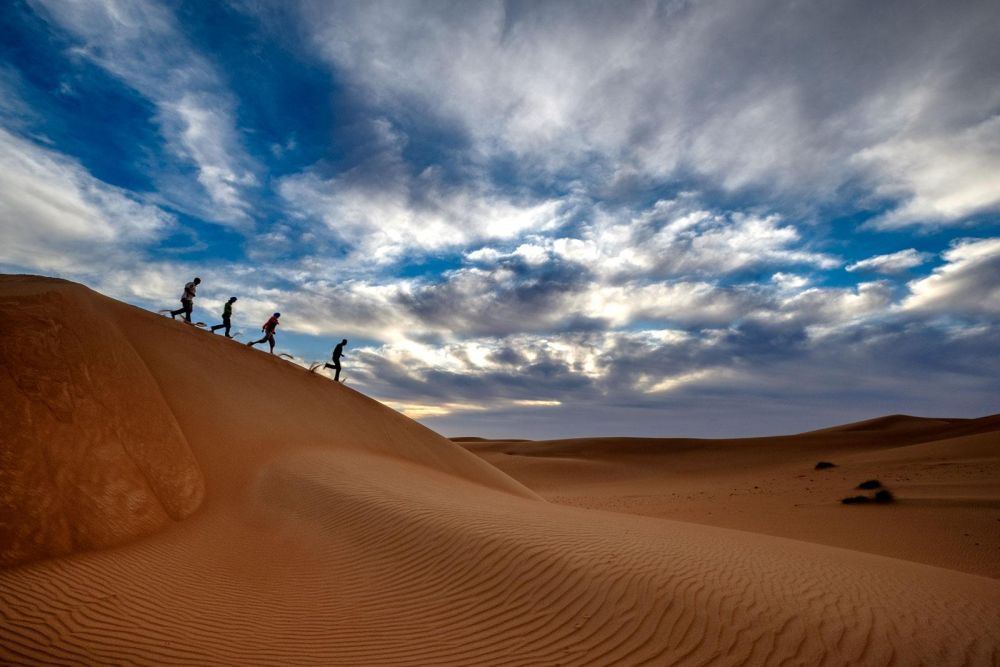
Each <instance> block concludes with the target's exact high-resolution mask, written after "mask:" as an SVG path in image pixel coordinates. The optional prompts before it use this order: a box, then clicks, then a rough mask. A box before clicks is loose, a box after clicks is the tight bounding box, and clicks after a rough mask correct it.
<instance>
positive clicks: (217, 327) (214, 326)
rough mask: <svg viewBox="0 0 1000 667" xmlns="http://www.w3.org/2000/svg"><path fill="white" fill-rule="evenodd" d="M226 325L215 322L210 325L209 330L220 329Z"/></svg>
mask: <svg viewBox="0 0 1000 667" xmlns="http://www.w3.org/2000/svg"><path fill="white" fill-rule="evenodd" d="M224 326H226V325H225V324H213V325H212V326H210V327H209V328H208V330H209V331H218V330H219V329H221V328H222V327H224Z"/></svg>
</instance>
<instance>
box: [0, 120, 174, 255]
mask: <svg viewBox="0 0 1000 667" xmlns="http://www.w3.org/2000/svg"><path fill="white" fill-rule="evenodd" d="M0 219H2V220H3V226H2V239H3V243H0V262H3V263H4V264H6V265H8V266H13V267H23V268H28V269H31V270H39V271H45V272H51V273H59V274H62V273H70V274H73V273H77V274H79V273H81V272H86V273H91V274H92V273H95V272H97V271H99V269H98V268H97V267H100V266H107V263H108V262H110V261H112V260H113V259H114V258H116V257H118V258H121V257H122V256H124V255H126V254H127V253H134V252H137V251H138V250H139V248H141V247H142V246H144V245H146V244H148V243H150V242H154V241H156V240H157V239H159V238H161V237H162V236H163V235H164V234H165V233H166V232H167V231H168V230H170V229H171V228H172V227H173V226H174V224H175V221H174V218H173V217H172V216H170V215H168V214H166V213H164V212H163V211H162V210H160V209H159V208H157V207H156V206H152V205H149V204H147V203H144V202H142V201H141V200H140V199H138V198H136V197H135V196H134V195H132V194H131V193H130V192H127V191H125V190H122V189H121V188H116V187H114V186H111V185H108V184H107V183H104V182H102V181H100V180H98V179H96V178H94V177H93V176H92V175H91V174H90V173H89V172H88V171H87V170H86V169H84V168H83V167H82V166H81V165H80V164H79V163H78V162H76V161H75V160H74V159H73V158H71V157H68V156H66V155H63V154H61V153H58V152H57V151H54V150H51V149H48V148H43V147H41V146H38V145H37V144H35V143H32V142H30V141H28V140H26V139H22V138H20V137H18V136H16V135H14V134H11V133H10V132H7V131H6V130H4V129H0Z"/></svg>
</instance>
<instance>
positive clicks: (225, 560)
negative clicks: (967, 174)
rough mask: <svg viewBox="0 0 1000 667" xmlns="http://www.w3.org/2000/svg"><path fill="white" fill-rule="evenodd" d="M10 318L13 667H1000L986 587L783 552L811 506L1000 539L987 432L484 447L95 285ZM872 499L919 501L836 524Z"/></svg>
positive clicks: (882, 559) (835, 542)
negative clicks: (980, 521)
mask: <svg viewBox="0 0 1000 667" xmlns="http://www.w3.org/2000/svg"><path fill="white" fill-rule="evenodd" d="M0 309H2V318H0V321H2V322H3V326H4V331H3V336H0V354H2V356H0V359H2V360H3V373H2V374H0V391H2V396H0V399H2V400H0V406H2V408H0V410H2V413H0V414H2V416H3V425H4V439H3V441H2V442H3V448H2V450H0V455H2V458H0V465H2V467H0V475H2V478H0V482H2V485H0V488H2V506H0V512H2V514H0V547H2V549H0V553H2V555H3V563H4V564H5V567H4V568H3V569H0V663H3V664H120V663H144V664H162V663H174V664H176V663H191V664H295V665H301V664H373V665H388V664H421V665H423V664H455V665H482V664H496V665H511V664H516V665H521V664H541V665H555V664H594V665H606V664H654V665H666V664H709V663H711V664H730V665H739V664H802V665H812V664H889V663H899V664H917V663H924V664H935V665H941V664H955V665H958V664H996V663H997V662H998V661H1000V581H998V580H997V579H995V578H990V577H987V576H982V573H989V568H988V567H986V566H985V565H983V566H982V567H976V566H975V565H974V561H973V559H966V560H961V561H960V562H959V561H956V563H955V564H953V565H949V564H948V563H946V562H934V559H933V558H923V559H921V558H914V557H913V555H912V554H911V553H909V552H908V551H907V548H909V547H907V548H903V547H899V548H898V553H896V552H893V553H890V554H889V555H890V556H893V555H894V556H896V557H889V556H887V555H877V554H875V553H871V552H872V551H876V549H871V548H858V547H851V546H850V539H848V538H846V537H844V536H842V535H841V536H840V537H835V538H833V537H829V536H828V537H829V539H827V540H826V542H824V540H823V539H816V538H815V536H812V535H798V536H797V537H799V539H786V538H785V537H780V536H775V535H778V534H780V533H781V530H779V529H778V528H776V527H775V526H777V525H779V524H781V523H782V522H783V521H784V519H783V518H782V517H785V516H791V515H792V514H793V513H791V512H790V511H786V513H785V514H781V512H782V511H785V510H781V509H780V508H782V507H784V505H786V504H788V503H789V501H794V502H798V503H802V504H805V505H807V506H809V507H816V508H819V509H816V511H815V513H814V514H809V513H808V512H807V513H806V515H805V516H806V520H810V521H811V520H815V521H819V522H821V523H820V525H819V526H818V527H817V532H818V533H820V534H823V535H826V534H827V533H830V534H837V535H840V534H841V533H845V532H847V533H849V532H851V531H850V530H848V528H847V527H845V525H846V526H852V525H853V526H854V527H855V532H858V531H860V532H864V531H866V530H868V529H869V528H866V526H867V527H870V526H872V525H880V522H883V523H885V524H886V525H888V524H890V523H897V524H901V525H906V524H907V522H909V521H910V520H911V518H912V516H914V515H911V514H908V512H910V511H916V512H919V511H920V508H922V507H923V508H937V510H936V511H940V512H941V514H940V515H939V516H940V518H941V521H943V522H947V521H951V520H952V519H953V518H954V517H955V516H961V517H963V518H962V521H966V520H968V521H970V522H972V523H974V522H973V521H972V519H970V518H969V517H971V516H972V515H973V514H977V513H978V514H989V515H990V516H991V517H993V515H994V514H996V508H995V506H991V505H990V504H989V503H990V502H992V500H991V498H996V497H997V496H996V495H995V489H993V488H992V487H990V486H989V484H988V483H987V482H986V481H985V480H986V479H987V477H990V476H992V478H993V479H998V477H997V475H996V474H995V470H996V469H995V467H994V466H995V465H996V458H997V455H996V429H992V430H990V429H988V428H986V427H985V426H983V424H986V423H987V422H983V424H980V425H973V424H970V423H968V422H963V423H962V424H955V423H953V422H955V421H956V420H936V421H941V422H945V423H946V425H947V427H948V428H952V427H955V428H959V427H962V428H972V429H973V430H972V431H947V432H948V433H953V435H948V436H940V437H921V436H918V435H916V433H917V432H919V431H921V429H920V428H914V429H908V428H907V429H902V431H898V430H894V429H893V428H889V429H884V428H883V429H881V430H880V427H876V428H875V429H874V430H873V429H871V428H861V429H858V428H850V429H847V428H841V429H839V430H837V429H834V430H829V429H828V430H826V431H819V432H814V433H811V434H802V435H799V436H789V437H785V438H765V439H753V440H746V441H735V440H733V441H697V440H672V441H668V440H659V441H649V440H636V439H616V440H606V439H591V440H585V439H581V440H575V441H563V442H552V443H535V442H524V443H513V442H507V443H498V442H488V441H481V442H476V441H473V442H468V443H466V445H465V447H463V446H460V445H459V444H456V443H453V442H451V441H449V440H447V439H445V438H443V437H441V436H439V435H437V434H435V433H433V432H432V431H430V430H428V429H426V428H424V427H423V426H421V425H419V424H417V423H416V422H413V421H411V420H409V419H407V418H406V417H404V416H402V415H400V414H398V413H396V412H393V411H392V410H390V409H388V408H386V407H385V406H383V405H381V404H379V403H377V402H376V401H373V400H371V399H369V398H366V397H365V396H363V395H361V394H359V393H357V392H355V391H353V390H351V389H350V388H348V387H345V386H343V385H339V384H335V383H333V382H331V381H329V380H328V379H326V378H324V377H321V376H318V375H314V374H310V373H309V372H308V371H306V370H304V369H302V368H300V367H298V366H295V365H293V364H291V363H288V362H287V361H284V360H282V359H280V358H277V357H272V356H270V355H268V354H266V353H265V352H262V351H260V350H251V349H248V348H247V347H246V346H244V345H241V344H239V343H236V342H234V341H229V340H225V339H224V338H222V337H218V336H215V337H213V336H212V335H211V334H209V333H208V332H206V331H203V330H199V329H196V328H193V327H188V326H186V325H184V324H182V323H180V322H175V321H172V320H170V319H167V318H163V317H159V316H156V315H153V314H151V313H147V312H144V311H142V310H140V309H137V308H133V307H131V306H127V305H124V304H121V303H118V302H116V301H113V300H111V299H108V298H106V297H103V296H101V295H98V294H96V293H94V292H91V291H90V290H87V289H86V288H83V287H81V286H79V285H74V284H71V283H67V282H64V281H58V280H51V279H43V278H33V277H24V276H5V277H0ZM987 421H988V420H987ZM938 426H940V425H936V426H935V427H934V428H937V427H938ZM942 428H944V427H942ZM976 429H979V430H976ZM925 432H926V431H925ZM945 432H946V431H945V430H942V431H940V432H939V435H940V434H941V433H945ZM466 447H467V448H468V449H470V450H473V451H474V452H475V453H476V454H478V456H477V455H474V454H473V453H470V452H469V451H466ZM820 457H821V458H824V459H828V460H830V461H832V462H834V463H835V464H836V465H837V467H836V468H832V469H830V470H827V471H813V470H812V464H813V463H815V461H814V460H813V459H816V460H819V458H820ZM484 459H485V460H484ZM491 463H492V464H495V465H491ZM938 464H940V465H938ZM935 466H936V467H935ZM956 466H957V467H956ZM963 466H964V467H963ZM976 466H979V468H976ZM870 474H877V475H879V476H881V479H882V480H883V481H885V482H887V484H888V485H889V486H890V487H891V488H893V490H898V492H899V493H898V495H899V496H900V502H899V503H898V504H893V505H889V506H884V507H843V506H840V505H838V504H837V502H836V501H837V498H838V497H839V495H838V494H846V493H847V492H849V491H851V489H852V488H853V486H854V485H855V484H857V483H858V482H860V481H862V480H863V479H864V478H865V476H866V475H870ZM797 475H802V476H803V477H797ZM820 475H827V476H828V477H827V478H823V479H821V480H820V481H812V480H817V479H820ZM907 475H908V476H909V477H910V479H904V477H905V476H907ZM789 476H791V480H789V479H788V477H789ZM807 480H808V481H807ZM941 480H944V481H943V482H942V481H941ZM720 483H721V484H724V485H726V486H727V488H728V489H731V490H729V491H726V493H732V494H734V496H732V497H729V496H726V497H723V496H722V486H720ZM939 484H940V485H943V486H942V487H941V488H943V489H944V490H939V487H938V486H935V485H939ZM807 486H809V487H810V489H811V488H812V487H813V486H815V489H816V490H808V489H807V488H806V487H807ZM754 487H756V488H754ZM699 493H700V494H702V495H705V496H706V498H708V499H706V500H705V502H704V503H703V506H701V505H699V506H697V507H696V506H695V505H696V501H694V500H692V498H697V497H698V495H699ZM810 494H811V495H810ZM681 496H689V498H685V499H684V500H680V498H681ZM543 497H544V498H548V499H549V500H551V501H554V502H546V500H543ZM632 497H636V498H652V501H650V503H651V504H650V505H649V506H648V507H646V509H647V510H649V511H637V510H641V509H642V508H637V507H633V506H631V505H630V504H629V503H630V502H631V501H630V500H629V498H632ZM668 498H676V499H678V500H677V501H676V504H677V506H678V507H682V508H685V507H686V508H688V509H687V510H683V511H682V512H681V514H683V512H684V511H690V512H693V513H695V514H697V516H694V517H692V518H690V519H689V520H686V521H678V520H674V519H671V518H661V515H669V514H671V512H672V511H673V510H670V509H669V506H670V504H671V502H672V501H668V500H667V499H668ZM921 499H922V500H924V501H927V502H926V503H925V504H923V505H921V504H920V503H919V502H917V501H920V500H921ZM943 499H945V500H947V502H942V500H943ZM698 502H700V501H698ZM948 503H951V504H948ZM793 504H794V503H793ZM574 505H575V506H574ZM594 507H598V509H594ZM709 507H717V508H718V510H717V511H719V512H724V513H730V514H732V516H731V517H730V518H729V519H727V521H721V520H720V521H719V522H718V524H719V525H703V524H707V523H712V521H705V520H702V519H704V516H707V514H706V513H707V512H714V511H716V510H711V509H708V508H709ZM956 507H957V508H959V509H958V510H957V511H959V512H965V513H964V514H960V515H955V514H951V512H953V511H956V510H955V508H956ZM970 508H971V509H970ZM605 509H611V510H615V511H610V512H609V511H603V510H605ZM810 511H811V510H810ZM699 512H700V514H699ZM771 512H777V514H776V516H775V517H770V516H769V517H768V518H767V519H766V521H765V520H764V519H759V517H760V516H762V515H768V514H769V513H771ZM991 512H992V513H993V514H990V513H991ZM640 514H650V515H652V516H640ZM713 516H714V514H713ZM840 516H845V517H850V518H849V519H848V520H847V521H848V522H849V523H848V524H845V525H841V524H838V523H836V521H837V520H839V519H837V520H834V523H833V524H831V523H826V524H823V523H822V522H823V521H831V520H832V519H831V517H840ZM880 517H881V518H880ZM675 518H677V517H675ZM680 518H684V517H680ZM692 521H693V522H692ZM727 522H728V523H727ZM755 522H757V523H761V522H764V523H767V526H765V527H764V528H761V527H760V526H758V525H757V523H755ZM994 523H995V522H994ZM729 524H733V525H729ZM772 524H773V525H772ZM720 525H728V526H729V527H719V526H720ZM928 525H929V523H928V520H926V518H924V519H920V521H918V522H917V523H916V524H914V525H913V526H911V528H910V529H909V530H910V533H912V534H913V535H912V537H913V544H917V545H919V544H922V545H923V546H924V548H925V549H927V550H928V552H932V551H934V550H935V549H938V548H939V545H937V544H936V543H935V540H936V539H938V537H939V535H938V533H934V532H933V531H930V532H926V533H924V532H922V531H924V530H925V529H927V527H928ZM966 525H971V524H960V525H958V526H957V527H956V526H955V525H952V526H951V529H952V530H957V531H962V532H970V531H977V535H978V531H980V528H979V527H973V528H966ZM998 525H1000V524H998ZM731 528H739V530H732V529H731ZM789 530H791V532H795V531H794V530H792V529H789ZM796 530H797V529H796ZM899 530H903V528H900V529H899ZM995 530H996V528H995V527H994V531H995ZM939 532H940V531H939ZM897 538H898V535H897V534H895V533H886V538H885V539H886V541H889V542H893V541H895V540H897ZM845 546H847V547H849V548H842V547H845ZM893 549H896V547H895V546H893V547H891V548H889V551H892V550H893ZM883 551H884V550H883ZM948 558H951V556H948ZM992 559H993V560H994V561H995V560H996V552H995V551H994V552H993V555H992ZM945 560H947V558H946V559H945ZM917 561H923V562H917ZM929 562H934V564H935V565H945V567H936V566H934V565H929V564H927V563H929ZM970 563H972V564H970ZM976 572H979V573H980V574H976ZM992 576H996V575H995V573H993V574H992Z"/></svg>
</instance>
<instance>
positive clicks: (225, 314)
mask: <svg viewBox="0 0 1000 667" xmlns="http://www.w3.org/2000/svg"><path fill="white" fill-rule="evenodd" d="M234 303H236V297H235V296H231V297H229V301H227V302H226V305H225V306H223V307H222V324H216V325H214V326H212V327H211V330H212V333H215V331H216V330H218V329H222V328H225V330H226V338H232V336H230V335H229V327H231V326H232V317H233V304H234Z"/></svg>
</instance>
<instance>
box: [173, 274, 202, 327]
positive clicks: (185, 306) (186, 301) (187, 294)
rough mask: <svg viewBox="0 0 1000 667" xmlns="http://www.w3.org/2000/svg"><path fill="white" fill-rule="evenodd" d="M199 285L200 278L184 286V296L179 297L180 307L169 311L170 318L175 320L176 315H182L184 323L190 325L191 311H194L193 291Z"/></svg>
mask: <svg viewBox="0 0 1000 667" xmlns="http://www.w3.org/2000/svg"><path fill="white" fill-rule="evenodd" d="M200 284H201V278H195V279H194V280H192V281H191V282H189V283H188V284H187V285H185V286H184V294H182V295H181V307H180V308H178V309H177V310H171V311H170V317H171V318H173V319H175V320H176V319H177V316H178V315H181V314H183V315H184V321H185V322H187V323H188V324H191V311H192V310H194V297H195V289H196V288H197V287H198V285H200Z"/></svg>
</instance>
